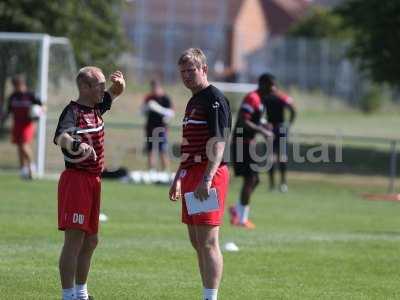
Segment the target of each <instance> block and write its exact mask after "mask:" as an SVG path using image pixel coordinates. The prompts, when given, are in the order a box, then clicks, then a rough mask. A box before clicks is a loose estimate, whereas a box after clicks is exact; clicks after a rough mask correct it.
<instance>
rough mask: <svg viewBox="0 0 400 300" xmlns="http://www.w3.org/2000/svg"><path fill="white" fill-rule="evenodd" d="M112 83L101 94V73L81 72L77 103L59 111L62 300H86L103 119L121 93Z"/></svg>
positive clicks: (119, 81)
mask: <svg viewBox="0 0 400 300" xmlns="http://www.w3.org/2000/svg"><path fill="white" fill-rule="evenodd" d="M111 81H112V83H113V84H112V86H111V87H110V89H109V90H108V91H105V84H106V80H105V77H104V75H103V73H102V71H101V70H100V69H99V68H97V67H85V68H82V69H81V70H80V71H79V73H78V76H77V78H76V82H77V86H78V90H79V97H78V99H77V100H76V101H71V102H70V103H69V104H68V105H67V106H66V107H65V108H64V110H63V112H62V114H61V116H60V119H59V122H58V125H57V129H56V132H55V135H54V143H56V144H57V145H59V146H60V147H61V150H62V152H63V154H64V160H65V167H66V169H65V170H64V172H63V173H62V174H61V177H60V180H59V184H58V228H59V230H63V231H64V245H63V248H62V251H61V256H60V262H59V267H60V277H61V285H62V288H63V300H76V299H79V300H81V299H89V296H88V292H87V285H86V282H87V277H88V273H89V267H90V260H91V257H92V254H93V252H94V250H95V248H96V245H97V242H98V235H97V232H98V222H99V213H100V192H101V180H100V174H101V172H102V170H103V168H104V122H103V118H102V115H103V114H104V113H105V112H106V111H108V110H109V109H110V108H111V104H112V101H113V99H115V98H116V97H117V96H119V95H120V94H121V93H122V92H123V90H124V88H125V81H124V77H123V75H122V73H121V72H119V71H116V72H114V73H113V74H112V75H111ZM90 299H92V297H90Z"/></svg>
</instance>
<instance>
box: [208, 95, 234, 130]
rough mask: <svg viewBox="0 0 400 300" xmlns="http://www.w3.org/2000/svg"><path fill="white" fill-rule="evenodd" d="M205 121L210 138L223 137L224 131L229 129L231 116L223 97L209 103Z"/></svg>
mask: <svg viewBox="0 0 400 300" xmlns="http://www.w3.org/2000/svg"><path fill="white" fill-rule="evenodd" d="M207 121H208V122H207V123H208V130H209V134H210V136H211V137H225V135H224V133H225V131H226V130H230V128H231V122H232V116H231V110H230V107H229V103H228V101H227V100H226V99H225V98H224V97H216V98H215V99H213V100H212V101H211V103H210V106H209V111H208V120H207Z"/></svg>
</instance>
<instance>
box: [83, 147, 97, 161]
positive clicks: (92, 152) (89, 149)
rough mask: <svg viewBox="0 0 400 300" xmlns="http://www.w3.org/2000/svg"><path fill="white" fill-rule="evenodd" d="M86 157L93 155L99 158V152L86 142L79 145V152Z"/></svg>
mask: <svg viewBox="0 0 400 300" xmlns="http://www.w3.org/2000/svg"><path fill="white" fill-rule="evenodd" d="M81 153H82V155H83V156H85V157H91V156H93V160H94V161H96V160H97V154H96V151H95V150H94V148H93V147H92V146H90V145H88V144H86V143H81V144H80V145H79V154H81Z"/></svg>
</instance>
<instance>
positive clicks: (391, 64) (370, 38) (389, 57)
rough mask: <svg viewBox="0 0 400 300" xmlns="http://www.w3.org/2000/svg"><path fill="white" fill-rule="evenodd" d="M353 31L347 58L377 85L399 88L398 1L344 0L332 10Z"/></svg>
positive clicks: (399, 38)
mask: <svg viewBox="0 0 400 300" xmlns="http://www.w3.org/2000/svg"><path fill="white" fill-rule="evenodd" d="M335 11H336V13H338V14H339V15H341V16H342V17H343V21H344V25H345V26H347V27H351V28H352V29H353V30H354V40H353V43H352V47H351V55H352V56H353V57H355V58H357V59H358V60H359V61H360V67H361V69H362V70H364V71H366V73H367V74H368V75H369V76H371V78H372V79H373V80H374V81H376V82H378V83H385V82H386V83H389V84H391V85H394V86H397V87H399V86H400V51H399V47H398V41H399V40H400V30H399V28H400V1H398V0H386V1H378V0H348V1H345V2H343V3H342V4H341V5H340V6H339V7H338V8H337V9H336V10H335Z"/></svg>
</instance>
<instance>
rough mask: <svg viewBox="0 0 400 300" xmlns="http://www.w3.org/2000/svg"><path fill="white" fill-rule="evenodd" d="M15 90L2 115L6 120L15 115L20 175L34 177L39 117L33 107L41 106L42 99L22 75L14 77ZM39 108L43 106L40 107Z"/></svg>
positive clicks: (14, 137) (15, 134) (14, 134)
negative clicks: (33, 151) (35, 145)
mask: <svg viewBox="0 0 400 300" xmlns="http://www.w3.org/2000/svg"><path fill="white" fill-rule="evenodd" d="M12 85H13V89H14V90H13V92H12V94H11V95H10V96H9V98H8V106H7V110H6V112H5V114H4V115H3V116H2V118H1V119H2V121H3V122H4V121H5V120H6V119H7V117H8V116H9V114H10V113H11V114H12V116H13V127H12V142H13V143H14V144H16V145H17V150H18V159H19V166H20V175H21V178H23V179H32V177H33V171H34V163H33V153H32V146H31V144H32V141H33V138H34V136H35V132H36V124H35V121H36V119H37V118H38V117H39V115H37V114H33V109H34V108H38V106H41V105H42V104H41V101H40V100H39V99H38V98H37V97H36V96H35V95H34V94H33V93H32V92H30V91H29V90H28V87H27V85H26V82H25V79H24V77H23V76H21V75H17V76H15V77H13V78H12ZM39 110H41V108H40V107H39Z"/></svg>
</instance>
